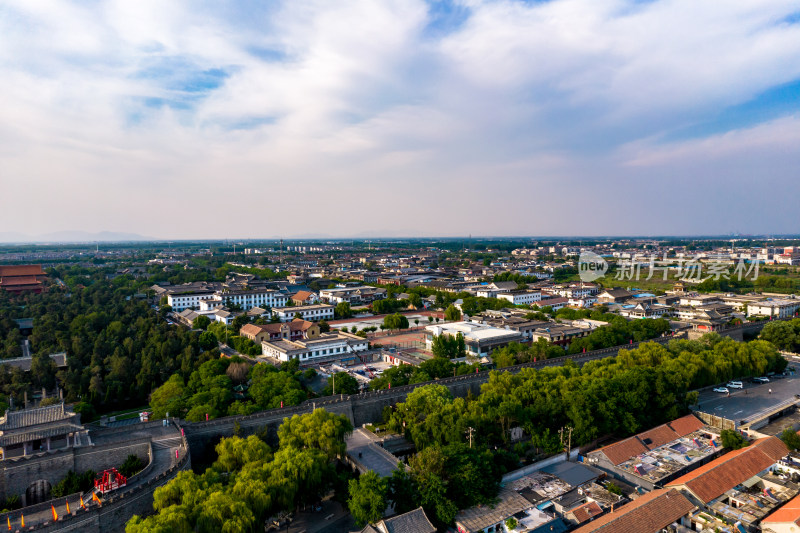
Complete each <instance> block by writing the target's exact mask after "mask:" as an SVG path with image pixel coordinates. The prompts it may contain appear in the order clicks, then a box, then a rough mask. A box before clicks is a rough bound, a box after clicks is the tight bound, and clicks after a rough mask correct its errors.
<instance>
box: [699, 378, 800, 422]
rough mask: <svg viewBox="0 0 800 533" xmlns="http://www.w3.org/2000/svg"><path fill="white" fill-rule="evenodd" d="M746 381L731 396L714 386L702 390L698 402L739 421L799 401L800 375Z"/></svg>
mask: <svg viewBox="0 0 800 533" xmlns="http://www.w3.org/2000/svg"><path fill="white" fill-rule="evenodd" d="M742 383H743V385H744V388H743V389H729V390H730V395H727V394H724V393H718V392H713V391H712V390H711V388H709V389H707V390H704V391H702V392H701V393H700V399H699V402H698V403H699V406H700V411H703V412H706V413H710V414H713V415H716V416H721V417H724V418H727V419H729V420H735V421H737V422H739V421H741V420H751V419H753V418H757V417H758V416H759V415H760V414H762V413H767V412H769V411H771V410H773V409H776V408H778V407H779V406H780V405H781V404H787V405H788V404H790V403H792V401H794V400H798V399H797V398H795V394H800V378H798V377H797V376H796V375H790V376H789V377H786V378H783V379H772V380H771V381H770V382H769V383H763V384H756V383H751V382H750V381H745V380H743V382H742ZM722 386H724V385H722ZM798 401H800V400H798Z"/></svg>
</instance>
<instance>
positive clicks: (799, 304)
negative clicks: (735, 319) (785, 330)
mask: <svg viewBox="0 0 800 533" xmlns="http://www.w3.org/2000/svg"><path fill="white" fill-rule="evenodd" d="M798 309H800V299H797V300H789V299H786V300H765V301H763V302H755V303H751V304H748V305H747V315H748V316H769V317H774V318H786V317H790V316H792V315H794V314H795V313H796V312H797V311H798Z"/></svg>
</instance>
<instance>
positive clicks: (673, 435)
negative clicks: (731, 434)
mask: <svg viewBox="0 0 800 533" xmlns="http://www.w3.org/2000/svg"><path fill="white" fill-rule="evenodd" d="M717 439H718V435H717V434H716V433H715V432H713V431H712V430H710V429H708V428H705V426H704V424H703V422H702V421H701V420H700V419H698V418H697V417H696V416H694V415H686V416H684V417H682V418H678V419H676V420H673V421H672V422H668V423H666V424H662V425H660V426H657V427H654V428H652V429H649V430H647V431H645V432H642V433H639V434H638V435H634V436H633V437H628V438H627V439H624V440H621V441H619V442H615V443H614V444H610V445H608V446H605V447H603V448H600V449H599V450H595V451H592V452H589V453H588V454H587V456H586V457H587V463H588V464H589V465H591V466H594V467H596V468H599V469H601V470H603V471H605V472H608V473H609V474H611V475H613V476H614V477H617V478H620V479H623V480H625V481H626V482H628V483H631V484H633V485H634V486H638V487H643V488H645V489H647V490H654V489H655V488H657V487H659V486H662V485H663V484H664V483H667V482H669V481H671V480H673V479H676V478H678V477H680V476H681V475H683V474H684V473H686V472H688V471H690V470H692V469H694V468H697V467H699V466H701V465H703V464H705V463H707V462H709V461H710V460H712V459H713V458H715V457H717V456H719V455H720V454H721V453H722V451H723V449H722V445H721V444H719V443H718V442H717Z"/></svg>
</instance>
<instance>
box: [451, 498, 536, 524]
mask: <svg viewBox="0 0 800 533" xmlns="http://www.w3.org/2000/svg"><path fill="white" fill-rule="evenodd" d="M497 497H498V499H499V500H500V501H499V502H497V504H496V505H494V506H489V505H477V506H475V507H471V508H469V509H465V510H464V511H460V512H459V513H458V514H457V515H456V523H457V524H461V525H462V526H464V529H466V530H467V531H480V530H482V529H485V528H487V527H489V526H492V525H494V524H498V523H500V522H502V521H503V520H506V519H507V518H509V517H511V516H514V515H515V514H517V513H519V512H520V511H525V510H528V509H531V508H532V507H533V504H532V503H531V502H529V501H528V500H527V499H525V498H524V497H522V496H521V495H520V494H519V493H518V492H516V491H514V490H511V489H503V490H502V491H500V494H498V496H497Z"/></svg>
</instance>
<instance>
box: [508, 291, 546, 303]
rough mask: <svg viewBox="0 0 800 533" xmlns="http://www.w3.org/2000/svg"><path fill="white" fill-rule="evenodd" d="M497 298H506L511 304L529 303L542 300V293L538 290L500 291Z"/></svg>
mask: <svg viewBox="0 0 800 533" xmlns="http://www.w3.org/2000/svg"><path fill="white" fill-rule="evenodd" d="M497 298H502V299H503V300H508V301H509V302H511V303H512V304H513V305H531V304H533V303H536V302H539V301H541V300H542V293H541V292H538V291H511V292H501V293H499V294H498V295H497Z"/></svg>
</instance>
